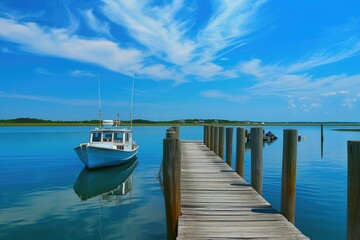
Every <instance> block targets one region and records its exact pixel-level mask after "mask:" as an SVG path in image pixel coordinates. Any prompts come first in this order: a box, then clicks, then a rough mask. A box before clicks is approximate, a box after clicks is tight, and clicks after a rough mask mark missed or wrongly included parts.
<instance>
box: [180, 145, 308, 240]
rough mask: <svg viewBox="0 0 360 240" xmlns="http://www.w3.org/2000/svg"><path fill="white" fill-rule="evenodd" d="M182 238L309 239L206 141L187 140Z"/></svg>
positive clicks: (184, 147)
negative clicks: (210, 147) (215, 152)
mask: <svg viewBox="0 0 360 240" xmlns="http://www.w3.org/2000/svg"><path fill="white" fill-rule="evenodd" d="M181 176H182V179H181V214H182V215H181V216H180V218H179V224H178V237H177V239H234V238H237V239H308V238H307V237H306V236H304V235H302V233H301V232H300V231H299V230H298V229H297V228H296V227H295V226H294V225H293V224H291V223H290V222H289V221H287V219H286V218H285V217H284V216H283V215H281V214H280V213H279V212H278V211H277V210H275V209H273V208H272V206H271V205H270V204H269V203H268V202H267V201H266V200H265V199H264V198H263V197H262V196H260V195H259V194H258V193H257V192H256V191H255V190H254V189H253V188H252V187H251V185H250V184H249V183H247V182H246V181H245V180H244V179H242V178H241V177H239V176H238V174H237V173H236V172H235V171H234V170H233V169H232V168H231V167H229V166H227V164H226V163H225V162H224V161H223V160H222V159H220V158H219V157H218V156H216V155H215V154H214V152H213V151H210V150H209V149H208V148H207V147H206V146H205V145H204V144H203V143H201V142H188V141H183V144H182V160H181Z"/></svg>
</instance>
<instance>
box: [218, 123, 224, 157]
mask: <svg viewBox="0 0 360 240" xmlns="http://www.w3.org/2000/svg"><path fill="white" fill-rule="evenodd" d="M224 129H225V127H219V157H220V158H221V159H222V160H224V140H225V139H224V135H225V134H224Z"/></svg>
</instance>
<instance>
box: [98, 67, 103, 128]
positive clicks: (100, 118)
mask: <svg viewBox="0 0 360 240" xmlns="http://www.w3.org/2000/svg"><path fill="white" fill-rule="evenodd" d="M98 85H99V121H100V123H99V124H100V127H101V121H102V114H101V95H100V93H101V91H100V90H101V89H100V87H101V84H100V73H99V72H98Z"/></svg>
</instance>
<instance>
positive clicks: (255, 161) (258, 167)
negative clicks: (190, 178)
mask: <svg viewBox="0 0 360 240" xmlns="http://www.w3.org/2000/svg"><path fill="white" fill-rule="evenodd" d="M250 141H251V185H252V186H253V188H254V189H255V190H256V191H257V192H258V193H259V194H260V195H262V175H263V131H262V128H261V127H255V128H251V136H250Z"/></svg>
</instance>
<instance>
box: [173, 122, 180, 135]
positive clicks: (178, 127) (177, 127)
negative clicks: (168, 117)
mask: <svg viewBox="0 0 360 240" xmlns="http://www.w3.org/2000/svg"><path fill="white" fill-rule="evenodd" d="M173 128H174V130H175V132H176V138H180V126H179V125H176V126H174V127H173Z"/></svg>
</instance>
